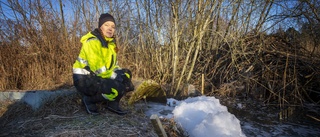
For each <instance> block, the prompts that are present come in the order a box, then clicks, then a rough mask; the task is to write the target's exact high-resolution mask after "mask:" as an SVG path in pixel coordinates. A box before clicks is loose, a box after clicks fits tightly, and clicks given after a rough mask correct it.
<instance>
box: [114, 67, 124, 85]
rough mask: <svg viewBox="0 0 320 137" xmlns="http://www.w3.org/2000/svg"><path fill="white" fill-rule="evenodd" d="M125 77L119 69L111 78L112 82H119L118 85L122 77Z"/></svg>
mask: <svg viewBox="0 0 320 137" xmlns="http://www.w3.org/2000/svg"><path fill="white" fill-rule="evenodd" d="M124 76H125V74H124V71H123V70H121V69H118V70H116V71H114V74H113V76H112V77H111V78H113V79H114V80H117V81H119V82H120V83H122V82H123V77H124Z"/></svg>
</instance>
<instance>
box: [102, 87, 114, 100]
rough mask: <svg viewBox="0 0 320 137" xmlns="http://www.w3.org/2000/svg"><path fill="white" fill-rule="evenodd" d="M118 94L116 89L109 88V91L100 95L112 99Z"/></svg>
mask: <svg viewBox="0 0 320 137" xmlns="http://www.w3.org/2000/svg"><path fill="white" fill-rule="evenodd" d="M117 96H118V91H117V90H116V89H114V88H111V93H105V94H104V93H102V97H103V98H105V99H106V100H109V101H114V100H115V98H116V97H117Z"/></svg>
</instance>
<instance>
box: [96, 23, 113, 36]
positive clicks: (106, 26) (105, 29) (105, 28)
mask: <svg viewBox="0 0 320 137" xmlns="http://www.w3.org/2000/svg"><path fill="white" fill-rule="evenodd" d="M100 29H101V31H102V33H103V35H104V36H106V37H108V38H111V37H113V34H114V31H115V30H116V26H115V24H114V22H112V21H106V22H105V23H103V24H102V25H101V27H100Z"/></svg>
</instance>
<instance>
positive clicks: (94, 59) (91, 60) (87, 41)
mask: <svg viewBox="0 0 320 137" xmlns="http://www.w3.org/2000/svg"><path fill="white" fill-rule="evenodd" d="M105 39H106V41H107V42H108V46H107V47H104V46H102V44H101V42H100V41H99V39H98V38H96V36H94V35H93V34H92V33H91V32H89V33H87V34H86V35H84V36H83V37H82V38H81V40H80V42H81V43H82V47H81V50H80V53H79V56H78V58H77V60H76V61H75V63H74V64H73V74H82V75H89V74H90V72H89V71H88V70H86V69H84V67H85V66H89V67H90V70H91V71H93V72H94V73H95V74H96V75H97V76H100V77H102V78H110V77H111V75H112V74H113V73H114V72H113V71H114V70H115V69H118V68H119V66H118V65H117V53H116V51H115V48H116V44H115V43H114V42H113V38H105Z"/></svg>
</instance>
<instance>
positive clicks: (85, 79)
mask: <svg viewBox="0 0 320 137" xmlns="http://www.w3.org/2000/svg"><path fill="white" fill-rule="evenodd" d="M115 25H116V24H115V20H114V18H113V16H111V15H110V14H108V13H105V14H101V15H100V18H99V26H98V28H96V29H95V30H94V31H91V32H89V33H87V34H86V35H84V36H83V37H82V38H81V40H80V41H81V43H82V47H81V50H80V53H79V56H78V58H77V59H76V61H75V63H74V64H73V82H74V86H75V87H76V89H77V91H78V92H80V93H81V95H82V102H83V104H84V105H85V107H86V111H87V112H88V113H89V114H94V115H95V114H99V112H98V107H97V105H96V104H97V103H99V102H107V103H106V104H107V106H106V108H107V109H108V110H110V111H112V112H115V113H117V114H120V115H123V114H126V113H127V112H126V111H124V110H122V109H121V108H120V104H119V102H120V99H121V98H122V96H123V95H124V94H125V93H126V92H129V91H133V90H134V86H133V84H132V82H131V78H132V73H131V71H130V70H128V69H121V68H120V67H119V66H118V63H117V46H116V44H115V42H114V41H115V40H114V33H115Z"/></svg>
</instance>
